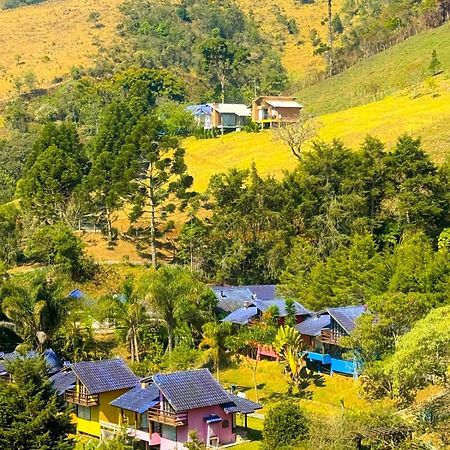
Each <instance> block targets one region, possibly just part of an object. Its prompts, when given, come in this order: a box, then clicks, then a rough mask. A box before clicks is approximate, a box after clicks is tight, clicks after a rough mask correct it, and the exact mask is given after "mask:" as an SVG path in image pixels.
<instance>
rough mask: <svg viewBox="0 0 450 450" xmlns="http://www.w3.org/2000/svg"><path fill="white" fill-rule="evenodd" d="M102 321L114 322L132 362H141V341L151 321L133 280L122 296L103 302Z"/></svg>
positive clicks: (114, 296)
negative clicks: (128, 350)
mask: <svg viewBox="0 0 450 450" xmlns="http://www.w3.org/2000/svg"><path fill="white" fill-rule="evenodd" d="M102 303H103V308H102V309H103V311H102V319H105V318H106V319H110V320H113V321H114V323H115V325H116V328H117V329H118V330H120V331H121V332H122V334H123V335H124V340H125V342H126V343H127V344H128V346H129V348H130V354H131V362H132V363H134V362H140V353H141V351H140V346H141V344H140V341H141V337H142V334H143V332H144V330H145V328H146V327H147V326H148V325H149V322H150V319H149V316H148V314H147V311H146V308H145V306H144V304H143V302H142V301H141V300H140V299H139V297H138V295H137V292H136V289H135V287H134V286H133V283H132V281H131V279H128V280H126V281H125V283H124V284H123V286H122V292H121V294H120V295H113V296H111V297H108V298H106V299H104V300H103V302H102Z"/></svg>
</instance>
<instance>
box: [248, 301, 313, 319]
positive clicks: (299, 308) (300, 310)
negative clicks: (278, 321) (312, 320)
mask: <svg viewBox="0 0 450 450" xmlns="http://www.w3.org/2000/svg"><path fill="white" fill-rule="evenodd" d="M252 304H253V305H255V306H256V307H257V308H258V309H259V310H260V311H261V312H264V311H266V310H267V309H269V308H270V307H271V306H273V305H275V306H276V307H277V308H278V312H279V314H280V317H285V316H286V314H287V313H286V301H285V300H283V299H280V298H278V299H274V300H254V301H253V302H252ZM294 306H295V315H296V316H302V315H309V314H311V311H309V310H308V309H306V308H305V307H304V306H303V305H301V304H300V303H298V302H294Z"/></svg>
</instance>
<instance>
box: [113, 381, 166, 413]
mask: <svg viewBox="0 0 450 450" xmlns="http://www.w3.org/2000/svg"><path fill="white" fill-rule="evenodd" d="M158 403H159V389H158V387H157V386H156V385H154V384H150V386H147V387H146V388H143V387H142V386H141V385H139V386H136V387H134V388H133V389H130V390H129V391H128V392H125V394H122V395H121V396H120V397H117V398H116V399H114V400H113V401H112V402H110V405H112V406H116V407H117V408H122V409H127V410H128V411H134V412H137V413H138V414H142V413H144V412H145V411H147V410H148V409H149V408H152V407H154V406H156V405H157V404H158Z"/></svg>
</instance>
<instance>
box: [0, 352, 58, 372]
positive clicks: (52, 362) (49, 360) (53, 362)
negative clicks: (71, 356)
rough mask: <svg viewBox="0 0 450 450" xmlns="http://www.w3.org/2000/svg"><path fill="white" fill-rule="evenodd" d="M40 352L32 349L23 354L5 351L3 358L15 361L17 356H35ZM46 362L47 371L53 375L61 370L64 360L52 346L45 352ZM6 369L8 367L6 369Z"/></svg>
mask: <svg viewBox="0 0 450 450" xmlns="http://www.w3.org/2000/svg"><path fill="white" fill-rule="evenodd" d="M38 355H39V353H38V352H37V351H36V350H30V351H29V352H27V353H26V354H24V355H22V354H20V353H18V352H16V351H13V352H11V353H3V354H2V355H1V358H2V359H4V360H5V361H7V362H11V361H14V360H15V359H17V358H35V357H36V356H38ZM43 356H44V359H45V364H46V366H47V371H48V373H49V374H50V375H53V374H54V373H55V372H58V371H59V370H61V368H62V366H63V362H62V361H61V359H60V358H59V356H58V355H57V354H56V353H55V352H54V351H53V349H51V348H47V349H46V350H44V353H43ZM5 370H6V369H5Z"/></svg>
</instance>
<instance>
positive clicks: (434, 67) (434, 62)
mask: <svg viewBox="0 0 450 450" xmlns="http://www.w3.org/2000/svg"><path fill="white" fill-rule="evenodd" d="M441 67H442V64H441V62H440V61H439V58H438V55H437V52H436V50H433V52H432V53H431V61H430V65H429V67H428V70H429V71H430V72H431V75H433V76H434V75H437V74H438V73H439V72H440V70H441Z"/></svg>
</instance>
